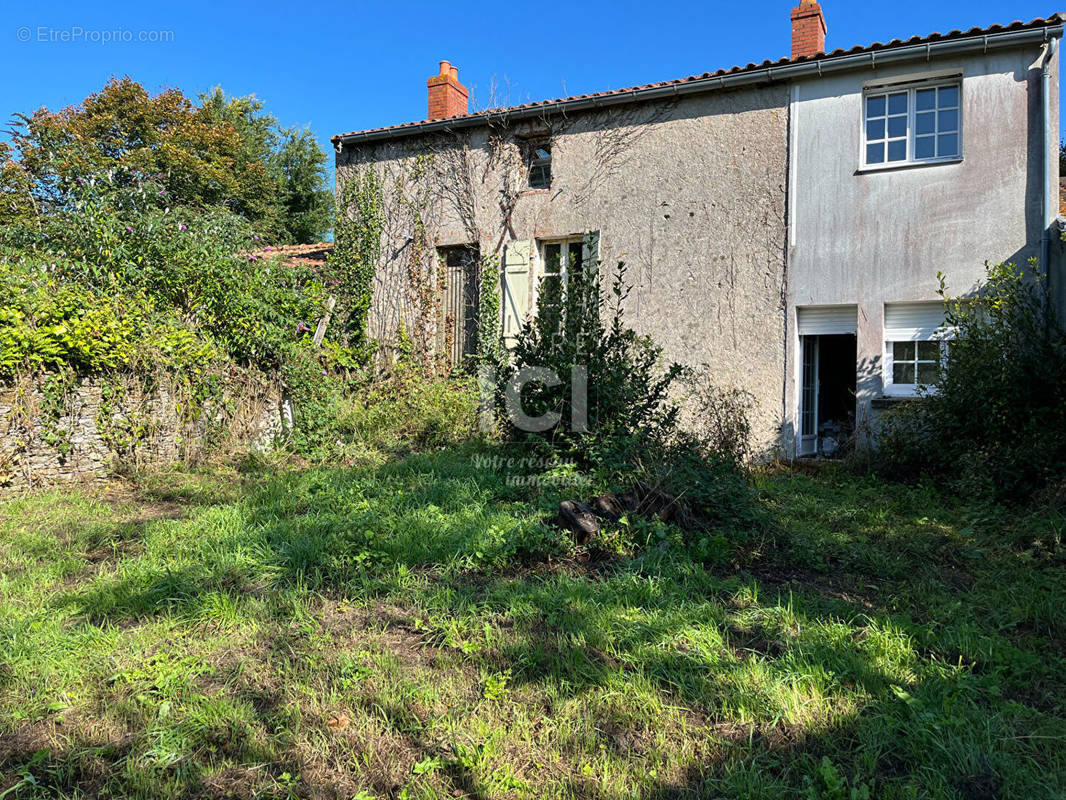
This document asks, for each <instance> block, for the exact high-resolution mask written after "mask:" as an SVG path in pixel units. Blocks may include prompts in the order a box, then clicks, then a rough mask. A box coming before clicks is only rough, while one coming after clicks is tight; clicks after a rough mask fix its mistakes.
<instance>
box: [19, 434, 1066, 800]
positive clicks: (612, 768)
mask: <svg viewBox="0 0 1066 800" xmlns="http://www.w3.org/2000/svg"><path fill="white" fill-rule="evenodd" d="M485 454H486V451H485V450H484V448H482V449H478V447H476V446H473V445H471V446H469V447H458V448H450V449H446V450H442V451H439V452H436V453H432V454H428V455H412V456H409V457H407V458H404V459H397V460H395V461H392V462H389V463H386V464H384V465H382V466H374V467H368V468H364V469H311V470H305V471H299V472H284V471H276V470H272V469H268V468H265V467H263V468H256V469H247V470H244V471H233V472H216V473H209V474H199V475H198V474H190V473H171V474H163V475H154V476H147V477H145V478H143V479H141V480H138V481H137V482H136V483H133V484H128V485H120V486H115V487H111V488H109V489H107V490H101V489H85V490H79V491H62V492H53V493H47V494H39V495H35V496H32V497H28V498H23V499H12V500H8V501H6V502H4V503H2V504H0V797H3V796H5V795H4V792H5V791H6V792H7V794H6V797H9V798H12V797H33V796H62V797H78V796H82V797H93V796H108V797H145V798H157V797H171V796H219V797H224V796H230V797H305V796H315V797H363V798H365V797H376V798H387V797H409V798H422V797H425V798H432V797H456V796H465V797H537V798H541V797H582V798H584V797H593V798H631V797H681V796H692V797H704V796H712V797H713V796H726V797H738V798H741V797H743V798H751V797H798V798H861V797H866V796H869V797H877V798H904V797H945V798H983V797H989V798H992V797H1018V798H1052V797H1063V796H1064V791H1066V788H1064V787H1066V708H1064V705H1066V621H1064V618H1063V609H1064V607H1066V582H1064V577H1066V571H1064V566H1066V550H1064V549H1063V546H1062V543H1061V533H1062V531H1063V529H1064V528H1066V520H1064V519H1063V518H1062V517H1061V516H1059V515H1057V514H1055V513H1052V512H1050V511H1049V512H1046V513H1026V514H1022V513H1008V512H1004V511H994V510H993V511H990V510H988V509H986V508H982V507H979V506H976V505H975V506H968V505H964V504H959V503H958V502H955V501H952V500H949V499H947V498H946V497H944V496H941V495H940V494H938V493H937V492H936V491H934V490H932V489H914V488H907V487H903V486H898V485H893V484H887V483H885V482H883V481H879V480H874V479H863V478H857V477H854V476H851V475H848V474H847V473H844V472H841V471H835V470H834V471H826V472H823V473H822V474H819V475H814V476H811V475H804V474H800V473H794V472H790V471H787V470H775V471H771V472H767V473H764V474H761V475H759V476H758V484H759V489H760V494H761V497H762V502H763V503H764V505H765V509H766V513H767V516H768V519H769V520H770V524H769V528H768V532H767V534H766V535H765V536H763V537H756V538H755V539H754V540H752V539H751V538H750V537H745V538H744V541H743V542H742V543H739V544H738V545H737V546H736V547H733V548H728V549H727V550H726V551H724V552H723V554H722V556H721V558H719V559H717V561H716V562H715V564H714V566H706V565H705V564H703V563H697V562H695V561H693V560H692V559H691V558H690V557H689V556H688V555H687V554H686V550H685V549H684V548H682V547H679V546H678V544H677V542H678V535H677V532H676V531H672V530H670V529H669V528H668V527H665V528H664V527H663V526H655V525H651V524H648V525H645V526H644V528H641V529H640V531H638V532H637V533H638V534H639V535H636V536H635V535H634V533H633V531H630V532H629V538H630V540H632V539H634V538H635V539H637V540H640V539H641V538H642V537H643V542H642V543H641V546H640V547H638V548H636V549H635V550H634V551H632V552H629V553H624V554H617V553H615V554H601V553H595V552H593V553H588V552H582V551H577V550H574V549H573V548H572V547H570V546H569V545H568V542H567V540H566V539H565V537H564V536H563V535H562V534H561V533H559V532H557V531H555V530H554V529H553V528H551V527H550V526H549V525H548V524H546V521H547V519H548V518H549V517H550V515H551V514H552V513H553V510H554V509H555V508H556V507H557V504H558V501H559V500H560V499H562V498H564V497H568V496H573V492H569V491H568V490H567V488H566V487H565V486H560V485H558V484H557V483H553V482H546V483H545V484H544V485H545V487H546V488H542V489H538V488H535V487H531V486H530V485H528V484H524V485H522V486H514V485H508V481H507V479H506V478H507V475H506V474H505V473H504V472H502V471H495V470H493V469H491V468H490V467H488V466H485V465H484V464H483V463H482V464H480V465H479V462H478V460H477V459H476V456H478V455H485ZM489 454H491V452H490V453H489ZM556 477H558V476H556ZM634 524H636V523H634ZM645 530H646V536H645V535H644V533H643V532H644V531H645Z"/></svg>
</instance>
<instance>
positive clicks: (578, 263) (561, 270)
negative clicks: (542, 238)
mask: <svg viewBox="0 0 1066 800" xmlns="http://www.w3.org/2000/svg"><path fill="white" fill-rule="evenodd" d="M540 257H541V264H542V265H543V268H542V270H541V289H540V291H542V292H545V293H550V292H561V291H562V290H563V289H565V288H566V282H567V277H568V276H569V275H574V274H580V273H581V270H582V269H583V268H584V264H585V240H584V239H583V238H582V239H576V238H575V239H562V240H559V241H555V242H544V243H543V244H542V245H541V249H540Z"/></svg>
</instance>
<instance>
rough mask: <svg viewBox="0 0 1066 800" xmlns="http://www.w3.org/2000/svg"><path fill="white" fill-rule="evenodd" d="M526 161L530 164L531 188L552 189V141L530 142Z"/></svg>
mask: <svg viewBox="0 0 1066 800" xmlns="http://www.w3.org/2000/svg"><path fill="white" fill-rule="evenodd" d="M526 147H527V151H526V152H527V155H526V161H527V163H528V166H529V188H530V189H550V188H551V185H552V146H551V142H549V141H547V140H545V141H537V142H529V143H528V144H527V145H526Z"/></svg>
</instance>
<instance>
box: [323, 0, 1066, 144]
mask: <svg viewBox="0 0 1066 800" xmlns="http://www.w3.org/2000/svg"><path fill="white" fill-rule="evenodd" d="M1064 20H1066V13H1057V14H1052V15H1051V16H1050V17H1047V18H1037V19H1034V20H1033V21H1031V22H1021V21H1015V22H1011V23H1009V24H1007V25H992V26H990V27H987V28H971V29H970V30H968V31H961V30H952V31H948V32H947V33H931V34H929V35H928V36H914V37H911V38H910V39H907V40H903V39H893V40H891V41H889V42H884V43H882V42H874V43H873V44H870V45H859V46H856V47H852V48H851V49H850V50H847V49H843V48H840V49H837V50H833V51H832V52H829V53H823V54H821V55H817V56H803V57H800V58H782V59H780V60H778V61H769V60H768V61H764V62H762V63H761V64H755V63H751V64H748V65H746V66H743V67H741V66H735V67H732V68H730V69H720V70H718V71H717V72H704V73H703V74H702V75H689V76H688V77H685V78H677V79H675V80H670V81H660V82H658V83H645V84H642V85H640V86H629V87H626V88H624V89H611V90H609V91H605V92H594V93H591V94H581V95H573V96H571V97H560V98H556V99H553V100H540V101H537V102H533V103H523V104H520V105H514V106H507V107H505V108H493V109H486V110H484V111H479V112H476V113H474V114H465V115H462V116H460V117H452V118H451V119H450V120H421V121H419V122H405V123H402V124H400V125H390V126H386V127H382V128H369V129H367V130H362V131H351V132H349V133H340V134H337V135H335V136H333V137H332V138H331V141H332V142H333V143H334V144H336V143H337V142H339V141H341V140H342V139H345V138H347V137H354V136H358V137H365V136H373V137H374V138H388V136H389V134H400V133H406V132H409V131H411V132H413V131H414V130H416V129H418V128H421V127H423V126H426V125H431V124H433V125H437V124H439V123H446V122H449V121H450V122H455V121H457V120H463V121H464V123H465V124H469V123H470V122H473V121H476V120H477V119H479V118H480V119H486V120H487V119H488V118H489V117H495V116H500V115H505V114H510V113H515V112H525V111H531V110H535V109H543V110H545V111H548V110H551V109H552V107H553V106H559V105H563V104H571V103H574V102H577V101H582V100H595V99H600V98H612V97H619V96H622V95H627V94H630V95H632V94H634V93H638V92H645V91H647V90H652V89H662V88H669V87H673V86H683V85H685V84H689V83H693V82H695V81H706V80H708V79H711V78H721V77H726V76H729V75H742V74H744V73H748V72H756V71H762V70H772V69H775V68H782V67H789V66H793V65H797V64H805V63H815V62H824V61H828V60H830V59H834V58H840V57H843V56H853V55H861V54H864V53H877V52H883V51H888V50H895V49H898V48H901V47H912V46H914V45H925V44H933V43H936V42H943V41H950V40H953V39H966V38H971V37H974V38H976V37H982V36H993V35H995V34H1003V33H1011V32H1020V31H1026V30H1035V29H1039V28H1046V27H1050V26H1053V25H1061V24H1062V23H1063V21H1064ZM634 99H636V98H634Z"/></svg>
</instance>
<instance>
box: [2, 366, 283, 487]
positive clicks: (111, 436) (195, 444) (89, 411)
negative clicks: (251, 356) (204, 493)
mask: <svg viewBox="0 0 1066 800" xmlns="http://www.w3.org/2000/svg"><path fill="white" fill-rule="evenodd" d="M281 430H282V398H281V394H280V392H279V391H278V390H277V388H276V387H274V386H272V385H270V384H269V383H268V382H267V381H265V380H257V379H253V378H249V377H248V376H240V377H238V378H237V379H234V380H231V381H230V382H228V383H227V384H226V385H224V386H223V388H222V389H221V391H217V392H215V393H214V394H213V396H211V397H210V398H208V399H205V400H201V401H197V400H196V399H195V398H194V397H193V396H192V393H191V392H189V391H188V390H186V389H184V388H182V387H181V385H180V384H175V383H173V382H168V381H165V380H162V381H155V380H146V379H144V378H142V377H140V376H131V375H123V376H111V377H108V378H81V379H75V378H73V377H71V378H69V379H65V378H63V377H62V376H57V375H54V374H53V375H32V376H23V377H20V378H18V379H16V380H14V381H12V382H10V383H8V384H7V385H4V386H0V492H10V491H18V490H21V489H30V488H41V487H47V486H55V485H61V484H68V483H73V482H85V481H93V480H101V479H104V478H106V477H108V476H109V475H111V474H113V473H114V471H115V470H116V469H119V468H122V467H137V468H144V467H158V466H165V465H173V464H178V463H196V462H200V461H203V460H206V459H209V458H212V457H215V456H218V455H221V454H224V453H227V452H233V451H235V450H240V449H249V448H252V449H262V448H265V447H268V446H270V444H271V443H272V442H273V441H274V440H275V438H276V437H277V436H278V435H279V433H280V432H281Z"/></svg>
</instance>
